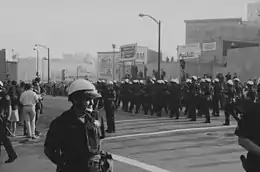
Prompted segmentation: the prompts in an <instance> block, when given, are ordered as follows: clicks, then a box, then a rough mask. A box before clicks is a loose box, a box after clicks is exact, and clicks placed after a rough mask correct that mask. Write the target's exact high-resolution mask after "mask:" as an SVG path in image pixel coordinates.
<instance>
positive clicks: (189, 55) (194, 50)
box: [177, 43, 201, 59]
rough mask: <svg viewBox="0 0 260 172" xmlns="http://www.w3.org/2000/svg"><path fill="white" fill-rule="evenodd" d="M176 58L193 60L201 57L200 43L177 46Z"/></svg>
mask: <svg viewBox="0 0 260 172" xmlns="http://www.w3.org/2000/svg"><path fill="white" fill-rule="evenodd" d="M177 53H178V58H179V59H181V58H184V59H193V58H198V57H199V56H201V47H200V43H196V44H188V45H179V46H178V47H177Z"/></svg>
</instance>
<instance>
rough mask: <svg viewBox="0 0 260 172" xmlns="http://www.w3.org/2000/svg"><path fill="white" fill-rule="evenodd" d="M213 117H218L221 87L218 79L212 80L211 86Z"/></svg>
mask: <svg viewBox="0 0 260 172" xmlns="http://www.w3.org/2000/svg"><path fill="white" fill-rule="evenodd" d="M212 99H213V101H212V102H213V113H212V115H213V116H219V102H220V99H221V85H220V80H219V79H218V78H215V79H214V84H213V95H212Z"/></svg>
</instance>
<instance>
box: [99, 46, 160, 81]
mask: <svg viewBox="0 0 260 172" xmlns="http://www.w3.org/2000/svg"><path fill="white" fill-rule="evenodd" d="M113 56H114V57H115V69H114V79H115V80H121V78H122V77H124V76H125V74H126V73H129V74H131V66H132V65H134V64H135V65H136V66H137V68H138V71H139V72H140V71H141V72H142V73H144V72H145V66H146V67H147V66H148V64H150V63H157V62H158V58H157V57H158V53H157V52H156V51H153V50H150V49H149V48H148V47H144V46H137V50H136V59H135V60H134V61H125V62H120V59H121V53H120V52H119V51H116V52H98V53H97V57H98V58H97V59H98V77H99V78H100V79H105V80H112V79H113V74H112V73H113ZM148 71H150V70H149V69H148ZM151 71H152V70H151Z"/></svg>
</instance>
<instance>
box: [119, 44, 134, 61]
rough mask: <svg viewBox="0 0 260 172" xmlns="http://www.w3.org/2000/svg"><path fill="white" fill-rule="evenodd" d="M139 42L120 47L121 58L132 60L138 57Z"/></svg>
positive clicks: (122, 59)
mask: <svg viewBox="0 0 260 172" xmlns="http://www.w3.org/2000/svg"><path fill="white" fill-rule="evenodd" d="M136 51H137V44H128V45H123V46H121V47H120V53H121V60H120V61H131V60H135V59H136Z"/></svg>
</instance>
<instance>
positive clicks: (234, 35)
mask: <svg viewBox="0 0 260 172" xmlns="http://www.w3.org/2000/svg"><path fill="white" fill-rule="evenodd" d="M185 24H186V44H192V43H201V44H202V45H203V43H208V42H216V49H215V50H214V51H206V52H202V54H201V56H200V57H199V59H192V60H187V61H186V64H187V65H186V66H187V67H186V71H188V72H187V73H189V74H191V75H203V74H205V73H207V74H210V75H215V74H216V73H217V72H221V73H224V74H225V73H227V72H231V74H232V73H237V74H238V75H239V76H240V78H241V79H242V80H247V79H249V78H252V77H257V76H260V68H259V67H260V49H259V47H256V46H251V45H253V44H259V43H260V25H259V24H258V23H257V22H253V21H242V19H241V18H230V19H208V20H189V21H185ZM227 42H229V43H230V45H231V46H229V47H228V48H227V47H226V44H225V43H227ZM233 45H236V46H233ZM232 46H233V47H232Z"/></svg>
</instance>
